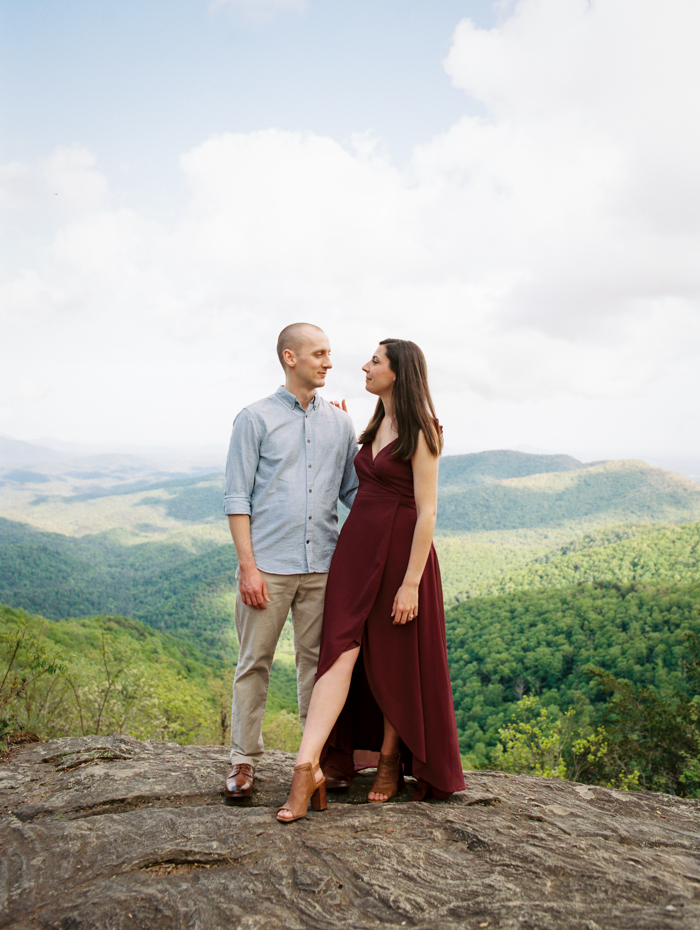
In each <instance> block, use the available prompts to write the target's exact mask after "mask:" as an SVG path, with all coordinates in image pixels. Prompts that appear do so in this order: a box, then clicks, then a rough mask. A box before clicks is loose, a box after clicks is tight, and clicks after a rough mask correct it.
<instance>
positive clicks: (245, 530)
mask: <svg viewBox="0 0 700 930" xmlns="http://www.w3.org/2000/svg"><path fill="white" fill-rule="evenodd" d="M228 525H229V527H230V529H231V536H233V544H234V546H235V547H236V555H237V556H238V590H239V591H240V594H241V597H242V598H243V603H244V604H247V605H248V607H256V608H258V609H261V610H265V608H266V607H267V604H266V603H265V602H266V601H267V602H268V603H269V601H270V596H269V595H268V593H267V585H266V584H265V578H264V577H263V574H262V572H261V571H260V569H259V568H258V566H257V565H256V564H255V556H254V555H253V544H252V542H251V540H250V517H249V516H248V514H247V513H230V514H229V515H228Z"/></svg>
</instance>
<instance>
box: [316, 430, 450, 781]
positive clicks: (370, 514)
mask: <svg viewBox="0 0 700 930" xmlns="http://www.w3.org/2000/svg"><path fill="white" fill-rule="evenodd" d="M392 446H393V443H390V444H389V445H388V446H385V447H384V448H383V449H381V450H380V452H379V453H378V454H377V456H376V458H375V459H373V458H372V448H371V445H369V444H367V445H364V446H363V447H362V448H361V449H360V451H359V452H358V454H357V456H356V457H355V469H356V471H357V476H358V478H359V483H360V484H359V490H358V492H357V496H356V498H355V502H354V504H353V506H352V510H351V511H350V515H349V516H348V518H347V520H346V522H345V525H344V526H343V529H342V531H341V533H340V538H339V540H338V545H337V547H336V550H335V554H334V556H333V560H332V562H331V567H330V573H329V576H328V586H327V589H326V604H325V610H324V617H323V632H322V636H321V654H320V657H319V665H318V673H317V676H316V677H317V680H318V678H320V677H321V675H323V674H324V673H325V672H327V671H328V669H329V668H330V667H331V666H332V665H333V663H334V662H335V661H336V659H337V658H338V657H339V656H340V655H341V654H342V653H343V652H347V651H348V650H349V649H352V648H354V647H356V646H361V647H362V648H361V652H360V657H359V659H358V661H357V663H356V665H355V670H354V672H353V679H352V684H351V687H350V693H349V695H348V699H347V701H346V703H345V707H344V708H343V711H342V712H341V715H340V717H339V718H338V721H337V723H336V725H335V727H334V729H333V731H332V732H331V735H330V737H329V739H328V742H327V744H326V746H325V749H324V752H323V754H322V756H321V765H322V767H323V768H324V770H326V771H327V773H330V772H333V771H334V772H336V773H337V774H339V775H345V776H351V775H353V774H354V771H355V768H354V762H353V751H354V750H356V749H363V750H370V751H374V752H377V751H379V749H380V747H381V743H382V736H383V719H382V715H383V714H384V715H386V717H387V718H388V720H389V721H390V723H391V724H392V726H393V727H394V729H395V730H396V731H397V732H398V734H399V737H400V740H401V754H402V758H403V762H404V771H405V772H406V774H409V775H410V774H412V775H413V776H414V777H415V778H416V779H417V780H418V785H419V790H418V792H417V796H420V797H423V796H425V795H426V794H428V793H432V795H433V796H434V797H437V798H445V797H448V796H449V795H450V794H451V793H452V792H453V791H460V790H461V789H463V788H464V777H463V774H462V767H461V761H460V757H459V745H458V741H457V727H456V723H455V714H454V705H453V702H452V691H451V687H450V675H449V668H448V665H447V643H446V638H445V610H444V604H443V598H442V583H441V580H440V567H439V565H438V560H437V555H436V553H435V549H434V547H433V546H432V545H431V547H430V553H429V555H428V560H427V562H426V565H425V569H424V571H423V576H422V578H421V582H420V588H419V599H418V616H417V617H416V619H415V620H412V621H410V622H408V623H406V624H405V625H398V624H397V625H394V624H393V618H392V616H391V610H392V607H393V603H394V597H395V596H396V593H397V591H398V590H399V588H400V587H401V584H402V582H403V578H404V575H405V573H406V568H407V566H408V560H409V557H410V553H411V544H412V542H413V531H414V529H415V525H416V518H417V513H416V503H415V498H414V494H413V469H412V467H411V463H410V461H408V462H399V461H397V460H396V459H394V458H393V457H392V455H391V449H392Z"/></svg>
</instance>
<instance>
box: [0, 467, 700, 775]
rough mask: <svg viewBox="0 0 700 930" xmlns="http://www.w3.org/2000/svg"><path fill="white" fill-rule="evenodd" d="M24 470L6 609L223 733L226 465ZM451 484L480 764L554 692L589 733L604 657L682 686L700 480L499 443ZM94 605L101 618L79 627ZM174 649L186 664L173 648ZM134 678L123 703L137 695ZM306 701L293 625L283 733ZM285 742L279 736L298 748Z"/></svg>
mask: <svg viewBox="0 0 700 930" xmlns="http://www.w3.org/2000/svg"><path fill="white" fill-rule="evenodd" d="M9 474H10V478H9V479H8V480H7V481H6V482H5V484H4V485H2V486H1V487H0V513H2V514H3V515H4V517H6V518H5V519H3V518H0V601H4V602H6V603H8V604H10V605H12V607H13V608H24V609H26V610H29V611H30V612H32V613H35V614H41V615H43V616H45V617H50V618H52V619H53V620H55V621H58V622H56V623H50V622H48V621H46V620H43V619H41V618H33V619H32V620H31V623H32V624H34V626H35V627H36V628H37V629H38V628H39V627H41V629H42V630H43V631H44V632H43V634H42V635H44V636H45V637H46V638H47V640H50V641H51V642H52V643H55V644H56V645H58V644H59V642H60V644H61V647H62V648H63V649H64V650H67V651H68V653H70V654H71V655H72V659H71V662H72V663H73V675H74V680H75V682H78V684H80V682H82V684H80V687H82V688H88V684H87V683H88V681H89V680H90V679H91V678H92V679H94V680H95V681H98V682H100V681H101V682H102V685H101V686H102V687H103V686H104V672H103V671H101V670H100V669H101V668H103V667H104V662H102V666H101V665H100V661H99V653H100V648H101V644H102V643H103V639H102V637H103V634H104V635H107V639H108V643H109V649H110V650H111V653H110V655H112V657H113V658H114V660H115V661H116V660H117V659H119V658H120V656H126V657H127V659H128V660H129V662H128V668H130V669H138V670H140V671H138V674H137V672H136V671H133V675H134V676H136V677H135V678H134V681H136V680H139V681H145V680H146V678H145V677H144V676H146V674H148V676H150V678H149V680H152V681H153V682H155V684H154V685H153V688H154V689H155V690H152V691H149V692H148V693H149V694H151V699H152V700H153V701H155V702H156V704H157V705H158V707H159V708H160V710H159V713H160V714H161V715H160V716H159V717H157V719H158V720H159V721H161V723H159V724H158V726H159V727H161V729H160V730H157V732H159V733H166V732H169V733H179V734H180V735H178V736H173V737H172V738H181V739H195V738H202V737H201V734H202V733H203V732H204V731H203V730H202V729H201V726H200V725H199V724H196V726H200V730H199V731H198V732H200V737H196V736H195V735H194V729H193V728H196V727H195V723H193V722H192V720H194V719H195V718H196V720H200V722H201V720H202V719H204V718H205V717H206V719H207V720H208V721H209V723H207V724H206V725H207V726H210V725H211V726H213V727H214V729H215V731H216V732H217V733H219V735H220V733H221V719H220V717H221V710H222V707H223V708H224V713H225V705H227V703H228V695H229V685H230V682H229V681H226V682H225V684H224V685H222V681H223V680H224V679H225V678H226V675H229V676H230V673H231V670H232V665H233V663H234V662H235V658H236V642H235V634H234V632H233V629H234V628H233V604H234V588H235V585H234V571H235V566H236V562H235V550H234V548H233V545H232V544H231V542H230V537H229V535H228V531H227V525H226V520H225V518H224V517H223V515H222V514H221V491H222V480H221V476H220V475H210V476H204V477H201V476H194V477H181V476H180V477H174V478H173V477H171V478H167V479H165V478H163V477H158V476H150V477H149V476H148V475H146V474H143V475H138V476H136V475H134V477H133V478H129V480H128V481H127V480H126V478H125V479H124V480H123V481H121V483H119V482H116V479H114V478H113V477H112V478H110V479H109V481H107V480H106V479H104V477H102V478H96V479H95V480H94V481H93V479H92V478H86V473H85V472H81V474H80V475H79V476H75V475H73V476H61V475H59V474H57V473H52V474H51V475H50V476H49V477H48V479H47V478H46V476H42V475H39V476H38V477H37V475H32V474H31V473H30V474H29V475H28V477H26V476H25V477H26V480H25V478H22V475H21V474H19V473H18V474H15V473H14V472H10V473H9ZM96 474H97V473H96ZM5 478H7V474H6V475H5ZM45 479H46V480H45ZM115 482H116V483H115ZM439 494H440V501H439V523H438V535H437V537H436V546H437V549H438V553H439V557H440V562H441V566H442V573H443V581H444V590H445V597H446V603H447V605H448V607H450V606H452V605H456V606H454V609H451V610H449V611H448V646H449V659H450V665H451V669H452V674H453V686H454V695H455V706H456V709H457V719H458V726H459V730H460V741H461V746H462V750H463V752H464V753H465V754H467V756H468V757H469V759H470V761H471V763H472V764H479V765H488V764H494V760H495V757H494V756H493V752H494V748H495V746H496V743H497V741H498V739H499V734H498V730H499V728H500V727H502V726H503V725H504V724H505V723H507V722H508V720H509V718H510V715H511V713H512V711H513V708H514V707H515V704H516V702H517V700H518V698H519V697H520V696H522V695H528V694H529V695H535V696H539V700H540V702H541V704H542V706H543V707H545V708H546V707H550V708H554V707H559V708H566V707H569V706H571V705H574V704H575V705H577V707H578V708H579V709H578V710H577V714H578V715H579V719H580V721H583V724H585V723H586V721H593V720H594V719H595V718H596V715H597V713H598V710H599V709H600V707H602V705H603V702H604V700H605V697H604V696H603V695H602V694H601V692H600V690H599V689H598V686H597V684H596V680H595V679H593V678H592V677H591V675H590V674H588V673H587V672H586V671H585V670H584V669H585V667H586V666H587V665H588V664H591V665H597V666H599V667H600V668H602V669H604V670H605V671H606V672H609V673H612V674H613V675H615V676H618V677H619V678H621V679H627V680H629V681H630V682H633V683H634V687H639V688H644V687H647V686H649V687H650V688H651V690H652V692H654V689H657V690H658V691H659V694H661V692H662V691H663V689H665V688H666V689H671V690H672V691H674V689H675V691H674V693H679V694H680V693H682V691H683V688H684V687H686V679H685V677H684V670H683V640H682V635H683V633H684V632H687V631H692V630H697V629H698V608H697V606H696V605H697V604H698V602H699V601H700V587H699V585H700V570H699V568H698V566H699V565H700V558H698V556H699V555H700V522H697V521H700V485H697V484H694V483H693V482H691V481H688V480H686V479H684V478H682V477H680V476H678V475H675V474H673V473H670V472H665V471H662V470H660V469H656V468H651V467H649V466H647V465H645V464H644V463H641V462H604V463H598V464H592V465H584V464H582V463H580V462H578V461H577V460H576V459H572V458H570V457H568V456H533V455H527V454H524V453H515V452H505V451H500V452H490V453H482V454H479V455H472V456H447V457H446V458H445V459H444V460H443V461H442V463H441V470H440V491H439ZM11 615H12V611H10V612H9V613H7V612H6V613H5V614H3V617H4V620H3V622H4V623H5V624H6V625H7V624H10V625H11V624H12V622H13V621H12V616H11ZM95 615H101V617H102V619H101V620H100V619H99V618H98V619H96V618H95ZM76 616H78V617H88V618H91V619H87V620H80V621H76V620H70V619H66V618H70V617H76ZM125 616H126V617H132V618H135V619H134V620H126V619H124V617H125ZM8 618H9V619H8ZM138 621H142V622H143V623H146V624H147V625H148V626H146V627H144V626H143V625H142V623H139V622H138ZM1 626H2V624H0V627H1ZM105 630H106V634H105ZM0 632H1V630H0ZM166 632H168V633H174V634H176V635H177V636H178V637H181V639H172V640H171V639H169V638H168V637H167V636H165V635H163V636H162V644H166V643H170V645H168V646H167V648H166V646H165V645H159V646H158V649H159V650H160V653H159V654H160V656H161V657H160V658H159V659H158V660H157V661H156V660H155V659H154V658H153V655H151V652H153V650H154V649H155V646H154V643H156V642H158V643H160V642H161V639H159V637H161V634H165V633H166ZM152 637H155V639H153V638H152ZM173 643H178V644H179V645H178V646H174V645H172V644H173ZM172 649H175V650H176V651H177V649H179V650H180V651H181V654H182V661H181V660H180V659H177V657H176V656H175V658H165V659H164V658H163V656H164V655H166V654H167V656H171V653H172ZM149 650H150V652H149ZM163 650H165V652H163ZM168 650H171V652H168ZM141 652H143V653H144V655H143V656H141ZM172 655H174V653H172ZM110 661H111V659H110ZM153 662H155V666H154V667H153V668H152V667H151V666H152V664H153ZM182 662H185V663H187V662H189V663H190V666H191V667H190V666H183V665H182ZM81 663H82V664H81ZM158 663H160V664H158ZM197 663H200V664H199V665H198V664H197ZM108 665H109V663H108ZM110 667H111V666H110ZM202 669H205V670H204V671H202ZM224 669H225V670H226V671H223V670H224ZM129 674H132V673H131V672H129ZM81 675H82V676H83V677H82V678H81V677H80V676H81ZM125 675H126V678H125V679H124V686H125V687H126V692H125V694H126V693H129V694H131V693H135V692H134V691H133V688H132V685H129V681H131V679H130V678H129V676H128V675H127V674H126V672H125ZM139 675H140V676H141V677H140V678H139V677H138V676H139ZM173 675H174V676H176V677H175V678H174V679H173V678H172V677H170V678H169V677H168V676H173ZM76 676H77V677H76ZM177 676H180V677H179V678H178V677H177ZM180 679H182V680H183V681H185V680H188V681H191V684H192V687H194V688H196V689H199V690H198V691H197V693H196V694H195V693H194V692H193V693H192V695H191V697H192V702H193V706H196V707H198V708H199V710H198V712H197V713H198V714H199V716H197V715H195V718H192V719H191V720H190V722H189V723H188V722H186V715H185V716H184V717H183V713H184V711H183V709H182V707H180V709H179V710H178V708H177V707H176V706H175V705H172V706H170V705H168V704H167V700H166V699H165V697H164V695H165V693H166V691H167V687H166V685H167V683H168V682H169V683H170V684H169V687H172V686H173V682H177V681H180ZM52 681H54V682H63V684H62V686H61V687H62V688H63V691H61V694H63V697H64V698H65V699H68V698H69V697H70V694H73V701H74V703H73V705H70V706H71V707H72V710H71V711H70V713H71V714H72V715H73V716H72V717H70V715H69V718H67V719H70V720H72V721H73V722H72V723H71V724H70V725H71V726H73V727H75V726H77V724H76V723H75V721H76V720H77V718H76V717H75V713H76V712H77V710H76V707H77V705H76V704H75V698H76V694H75V691H74V690H72V686H71V685H70V683H69V681H68V679H67V678H66V677H65V675H64V676H63V677H62V678H61V677H58V678H55V679H52ZM158 682H161V684H160V685H159V684H157V683H158ZM127 685H128V687H127ZM56 687H58V685H56ZM76 687H77V685H76ZM630 687H631V686H630ZM130 688H132V690H131V691H130V690H129V689H130ZM222 688H223V691H222V690H221V689H222ZM88 690H89V689H88ZM185 692H186V689H185V691H183V693H185ZM57 693H58V692H56V691H52V694H54V696H55V695H56V694H57ZM78 693H82V692H80V690H79V689H78ZM654 693H655V692H654ZM223 694H225V697H222V695H223ZM295 701H296V698H295V683H294V664H293V647H292V643H291V633H290V631H289V630H286V631H285V634H284V635H283V639H282V641H281V645H280V649H279V651H278V658H277V659H276V662H275V665H274V667H273V676H272V682H271V690H270V703H269V709H270V713H269V714H268V718H267V721H268V722H267V724H266V725H267V726H268V728H269V727H270V726H272V725H274V724H275V721H276V720H281V721H282V722H283V724H284V726H283V727H282V730H284V734H287V735H288V733H287V731H288V729H289V726H292V729H294V726H297V725H296V724H293V722H292V723H290V721H291V718H287V717H284V715H283V712H287V711H291V710H293V709H294V707H295ZM222 702H223V703H222ZM33 706H34V705H33ZM36 706H38V705H36ZM50 706H55V705H50V702H49V704H47V707H50ZM168 706H170V709H169V710H167V707H168ZM693 706H695V705H693ZM206 708H209V710H206ZM117 711H118V707H117V709H116V710H115V713H117ZM161 711H162V713H161ZM47 713H48V711H47ZM698 713H699V714H700V704H698ZM178 714H179V715H180V716H178ZM212 714H213V715H214V716H213V717H212V716H211V715H212ZM217 714H218V715H219V716H218V717H217V716H216V715H217ZM168 715H170V716H168ZM202 715H204V716H202ZM207 715H209V716H207ZM280 715H282V716H280ZM30 716H31V715H30V714H29V712H27V715H26V717H27V721H28V720H29V719H30ZM35 717H36V715H35ZM32 719H34V718H32ZM36 719H37V720H38V719H39V718H36ZM115 719H116V718H115ZM154 719H156V718H154ZM168 720H170V721H171V722H170V723H168ZM217 720H218V722H217ZM134 721H135V722H134ZM139 721H141V722H139ZM162 721H165V723H162ZM173 721H174V722H173ZM177 721H180V722H177ZM183 721H185V722H183ZM212 721H213V722H212ZM142 723H143V720H142V718H136V717H134V718H133V720H132V722H131V723H130V724H129V725H130V726H131V727H132V731H133V732H135V733H145V732H146V730H145V729H143V728H141V729H139V728H140V727H142ZM80 725H81V726H82V725H83V724H80ZM143 725H144V726H145V724H143ZM66 726H68V724H66ZM52 727H55V721H54V723H51V724H49V722H48V717H45V719H44V724H43V729H41V728H40V727H39V724H37V728H40V729H41V732H42V735H46V734H47V733H57V732H59V730H56V729H55V728H54V729H52ZM168 727H170V730H168V729H167V728H168ZM177 727H180V730H177ZM217 727H218V730H217V729H216V728H217ZM62 732H63V731H62ZM65 732H68V731H67V730H65ZM153 732H154V733H155V732H156V731H155V730H154V731H153ZM280 732H282V731H280ZM296 732H297V731H296V730H294V733H296ZM287 735H285V736H284V739H286V738H287ZM207 738H209V737H207ZM294 738H296V737H294ZM635 738H636V737H635ZM284 739H283V740H282V742H279V741H278V742H277V745H290V746H291V745H292V744H293V739H291V742H290V743H289V744H287V743H285V742H284ZM648 783H649V784H652V782H648ZM676 783H677V780H676ZM654 784H663V781H662V782H654Z"/></svg>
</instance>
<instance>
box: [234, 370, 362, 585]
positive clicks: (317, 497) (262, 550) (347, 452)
mask: <svg viewBox="0 0 700 930" xmlns="http://www.w3.org/2000/svg"><path fill="white" fill-rule="evenodd" d="M356 452H357V442H356V439H355V430H354V428H353V425H352V421H351V420H350V417H349V416H348V415H347V413H345V412H344V411H342V410H339V409H338V408H337V407H334V406H332V405H331V404H329V403H328V402H327V401H325V400H323V399H322V398H321V397H318V395H315V396H314V397H313V398H312V400H311V402H310V403H309V406H308V408H307V409H306V410H304V408H303V407H302V406H301V404H300V403H299V401H298V400H297V399H296V397H295V396H294V395H293V394H290V393H289V391H287V390H286V389H285V388H284V387H280V388H279V389H278V390H277V391H276V392H275V393H274V394H272V395H271V396H270V397H265V398H264V399H263V400H259V401H257V402H256V403H254V404H250V405H249V406H248V407H244V408H243V410H241V412H240V413H239V414H238V416H237V417H236V419H235V420H234V421H233V431H232V433H231V444H230V446H229V453H228V460H227V462H226V487H225V491H224V513H227V514H234V513H243V514H249V515H250V535H251V541H252V544H253V555H254V556H255V564H256V565H257V566H258V568H259V569H261V570H262V571H264V572H271V573H272V574H276V575H295V574H297V573H299V574H301V573H308V572H327V571H328V569H329V568H330V564H331V556H332V555H333V550H334V549H335V545H336V542H337V541H338V498H340V500H341V501H342V502H343V503H344V504H345V505H346V506H347V507H350V506H352V502H353V500H354V499H355V494H356V492H357V476H356V474H355V468H354V465H353V460H354V458H355V453H356Z"/></svg>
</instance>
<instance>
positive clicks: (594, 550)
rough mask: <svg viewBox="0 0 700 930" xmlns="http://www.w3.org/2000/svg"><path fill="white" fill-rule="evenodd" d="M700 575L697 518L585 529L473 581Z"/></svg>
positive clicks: (492, 586)
mask: <svg viewBox="0 0 700 930" xmlns="http://www.w3.org/2000/svg"><path fill="white" fill-rule="evenodd" d="M595 581H612V582H622V583H624V582H630V581H636V582H641V583H649V582H652V583H653V582H659V581H667V582H669V583H672V584H677V583H684V584H688V583H691V582H695V581H700V523H697V522H695V523H682V524H679V525H675V526H674V525H668V524H667V525H658V524H647V525H641V526H634V525H628V526H622V527H614V528H610V529H608V530H603V531H598V532H594V533H588V534H586V535H585V536H583V537H581V538H580V539H575V540H572V541H571V542H569V543H568V544H566V545H565V546H562V547H561V548H560V549H558V550H554V551H552V552H549V553H547V555H546V556H543V557H540V558H537V559H535V560H534V561H532V562H530V564H529V565H528V566H527V567H526V568H521V569H519V570H516V571H510V572H504V573H503V574H502V575H501V576H500V577H497V578H493V577H492V578H491V579H490V580H488V581H486V582H484V583H482V584H481V585H480V586H479V587H478V589H477V590H478V593H480V594H503V593H509V592H513V591H524V590H532V589H537V588H558V587H565V586H568V585H572V584H580V583H582V582H595Z"/></svg>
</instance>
